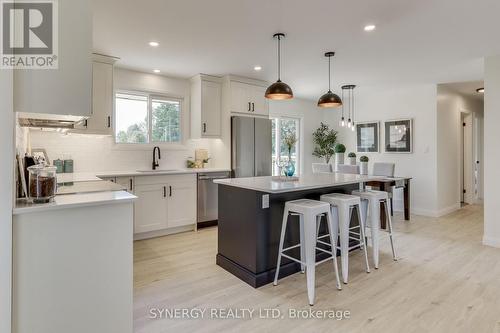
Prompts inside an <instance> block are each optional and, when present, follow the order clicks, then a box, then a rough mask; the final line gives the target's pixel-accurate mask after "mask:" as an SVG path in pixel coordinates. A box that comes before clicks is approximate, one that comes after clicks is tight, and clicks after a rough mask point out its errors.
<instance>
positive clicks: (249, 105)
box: [248, 102, 252, 111]
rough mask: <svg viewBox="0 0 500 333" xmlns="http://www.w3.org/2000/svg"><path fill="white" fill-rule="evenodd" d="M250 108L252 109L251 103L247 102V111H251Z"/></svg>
mask: <svg viewBox="0 0 500 333" xmlns="http://www.w3.org/2000/svg"><path fill="white" fill-rule="evenodd" d="M251 107H252V103H250V102H248V111H250V110H251Z"/></svg>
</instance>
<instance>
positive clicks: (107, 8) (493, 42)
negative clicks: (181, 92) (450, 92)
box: [93, 0, 500, 99]
mask: <svg viewBox="0 0 500 333" xmlns="http://www.w3.org/2000/svg"><path fill="white" fill-rule="evenodd" d="M93 2H94V48H95V51H97V52H102V53H106V54H110V55H114V56H118V57H120V58H121V60H120V61H119V63H118V64H119V66H122V67H127V68H133V69H137V70H142V71H151V70H152V69H153V68H159V69H161V71H162V73H163V74H165V75H170V76H176V77H186V78H187V77H190V76H193V75H195V74H196V73H206V74H214V75H224V74H229V73H231V74H236V75H243V76H249V77H253V78H259V79H265V80H268V81H274V80H276V44H275V42H274V41H273V39H272V35H273V33H275V32H278V31H281V32H285V33H286V34H287V37H286V39H285V40H284V41H283V45H282V50H283V52H282V54H283V66H282V72H283V74H282V79H283V81H284V82H286V83H288V84H289V85H290V86H291V87H292V88H293V90H294V93H295V95H297V96H299V97H304V98H314V99H315V98H317V97H318V96H319V95H321V94H322V93H324V92H325V90H327V84H328V82H327V60H326V58H325V57H324V56H323V54H324V52H325V51H330V50H332V51H336V52H337V54H336V56H335V58H334V69H335V72H334V83H333V84H334V87H335V90H336V91H338V90H339V88H338V87H339V86H340V85H342V84H345V83H354V84H357V85H365V86H366V85H374V84H406V83H444V82H458V81H472V80H481V79H482V78H483V57H484V56H485V55H495V54H500V43H499V42H498V40H499V39H498V38H499V32H500V20H499V19H498V13H500V1H498V0H411V1H410V0H377V1H367V0H308V1H305V0H175V1H174V0H142V1H139V0H135V1H134V0H93ZM368 23H373V24H376V26H377V29H376V30H375V31H373V32H370V33H367V32H365V31H363V27H364V26H365V25H366V24H368ZM150 40H155V41H158V42H160V46H159V47H158V48H152V47H150V46H148V41H150ZM254 65H261V66H262V67H263V69H262V71H261V72H259V73H257V72H255V71H254V70H253V67H254Z"/></svg>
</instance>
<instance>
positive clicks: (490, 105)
mask: <svg viewBox="0 0 500 333" xmlns="http://www.w3.org/2000/svg"><path fill="white" fill-rule="evenodd" d="M484 92H485V93H484V236H483V243H484V244H485V245H491V246H496V247H500V210H499V209H498V206H499V205H498V197H499V195H498V189H499V188H500V172H499V169H498V167H499V165H500V154H499V152H498V143H499V142H500V131H499V130H498V124H500V56H495V57H488V58H486V59H485V64H484Z"/></svg>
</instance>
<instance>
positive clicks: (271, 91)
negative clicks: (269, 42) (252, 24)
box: [265, 33, 293, 100]
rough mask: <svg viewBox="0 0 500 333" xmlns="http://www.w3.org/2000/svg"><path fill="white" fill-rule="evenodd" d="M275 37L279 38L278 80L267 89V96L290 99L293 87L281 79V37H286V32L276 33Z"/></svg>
mask: <svg viewBox="0 0 500 333" xmlns="http://www.w3.org/2000/svg"><path fill="white" fill-rule="evenodd" d="M273 37H274V38H277V39H278V81H276V82H275V83H273V84H271V85H270V86H269V87H268V88H267V90H266V94H265V96H266V98H269V99H275V100H280V99H290V98H293V92H292V88H290V86H289V85H288V84H286V83H284V82H282V81H281V44H280V43H281V38H284V37H285V34H284V33H276V34H274V35H273Z"/></svg>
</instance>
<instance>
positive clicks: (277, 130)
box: [271, 117, 301, 176]
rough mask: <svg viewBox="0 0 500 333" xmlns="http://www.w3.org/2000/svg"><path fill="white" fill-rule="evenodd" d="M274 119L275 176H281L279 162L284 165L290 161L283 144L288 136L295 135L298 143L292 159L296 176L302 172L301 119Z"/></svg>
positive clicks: (273, 161) (294, 148)
mask: <svg viewBox="0 0 500 333" xmlns="http://www.w3.org/2000/svg"><path fill="white" fill-rule="evenodd" d="M271 119H272V134H271V136H272V163H273V168H272V169H273V176H277V175H278V174H279V167H278V163H277V161H280V163H281V164H284V163H285V162H287V161H288V148H287V146H286V145H285V143H284V142H283V139H284V138H285V137H286V135H295V137H296V138H297V143H296V144H295V146H294V147H293V148H292V150H291V159H292V161H293V163H294V164H295V174H299V172H300V141H301V138H300V119H298V118H289V117H275V118H271Z"/></svg>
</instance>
